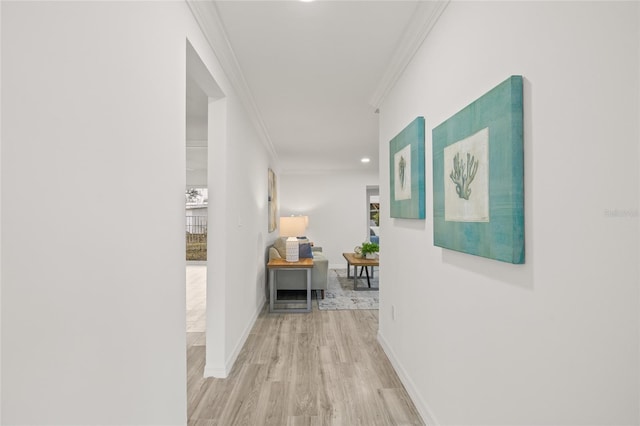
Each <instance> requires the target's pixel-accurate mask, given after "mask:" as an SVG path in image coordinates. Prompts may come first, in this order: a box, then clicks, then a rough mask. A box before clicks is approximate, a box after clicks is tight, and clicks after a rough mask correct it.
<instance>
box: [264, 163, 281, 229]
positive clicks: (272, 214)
mask: <svg viewBox="0 0 640 426" xmlns="http://www.w3.org/2000/svg"><path fill="white" fill-rule="evenodd" d="M268 179H269V186H268V190H267V191H268V194H269V198H268V209H269V232H273V231H275V230H276V228H277V227H278V192H277V191H278V189H277V186H276V174H275V173H274V172H273V170H271V169H269V178H268Z"/></svg>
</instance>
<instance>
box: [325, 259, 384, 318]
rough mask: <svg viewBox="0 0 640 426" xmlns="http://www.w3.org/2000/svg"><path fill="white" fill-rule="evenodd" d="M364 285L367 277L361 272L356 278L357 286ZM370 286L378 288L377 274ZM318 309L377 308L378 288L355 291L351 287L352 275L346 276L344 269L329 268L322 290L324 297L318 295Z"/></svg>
mask: <svg viewBox="0 0 640 426" xmlns="http://www.w3.org/2000/svg"><path fill="white" fill-rule="evenodd" d="M352 271H353V270H352ZM358 272H359V270H358ZM366 285H367V278H366V277H365V276H364V274H363V277H362V278H361V279H358V286H359V287H360V286H366ZM371 287H372V288H378V276H377V274H376V277H375V278H373V279H371ZM318 293H319V292H318ZM318 309H320V310H342V309H378V290H370V291H356V290H354V289H353V277H351V278H347V270H346V269H329V271H328V274H327V290H326V291H325V292H324V299H321V298H320V297H319V296H318Z"/></svg>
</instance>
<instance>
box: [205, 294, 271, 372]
mask: <svg viewBox="0 0 640 426" xmlns="http://www.w3.org/2000/svg"><path fill="white" fill-rule="evenodd" d="M266 303H267V300H266V298H263V299H262V302H261V303H259V304H258V307H257V308H256V310H255V312H254V313H253V315H252V317H251V319H250V320H249V323H248V324H247V326H246V327H245V329H244V330H243V332H242V335H241V336H240V339H238V342H237V343H236V346H235V347H234V348H233V352H231V355H229V358H227V360H226V362H225V363H224V366H209V365H205V366H204V377H215V378H217V379H226V378H227V376H229V373H230V372H231V369H232V368H233V365H234V364H235V363H236V360H237V359H238V355H240V351H241V350H242V347H243V346H244V344H245V343H246V342H247V339H248V338H249V333H251V329H252V328H253V326H254V325H255V323H256V320H257V319H258V315H260V312H262V309H264V305H265V304H266Z"/></svg>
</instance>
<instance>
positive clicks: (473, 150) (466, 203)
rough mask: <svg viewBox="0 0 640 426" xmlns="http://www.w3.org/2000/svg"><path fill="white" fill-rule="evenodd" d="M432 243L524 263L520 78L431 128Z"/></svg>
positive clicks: (496, 88)
mask: <svg viewBox="0 0 640 426" xmlns="http://www.w3.org/2000/svg"><path fill="white" fill-rule="evenodd" d="M432 137H433V147H432V148H433V242H434V245H436V246H438V247H443V248H447V249H451V250H457V251H461V252H464V253H469V254H473V255H477V256H483V257H487V258H490V259H496V260H500V261H503V262H510V263H516V264H520V263H524V258H525V256H524V140H523V91H522V76H511V77H509V78H508V79H507V80H506V81H504V82H502V83H501V84H499V85H498V86H496V87H495V88H493V89H492V90H491V91H489V92H488V93H486V94H485V95H483V96H482V97H481V98H479V99H478V100H476V101H475V102H473V103H472V104H470V105H468V106H467V107H466V108H464V109H463V110H461V111H460V112H458V113H457V114H455V115H454V116H453V117H451V118H449V119H448V120H447V121H445V122H444V123H442V124H440V125H439V126H437V127H436V128H434V129H433V132H432Z"/></svg>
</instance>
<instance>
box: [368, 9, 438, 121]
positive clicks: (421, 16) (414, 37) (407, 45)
mask: <svg viewBox="0 0 640 426" xmlns="http://www.w3.org/2000/svg"><path fill="white" fill-rule="evenodd" d="M449 1H450V0H440V1H433V2H431V1H421V2H418V5H417V6H416V10H415V13H414V14H413V17H412V18H411V21H410V22H409V25H407V28H406V30H405V32H404V34H403V35H402V39H401V40H400V42H399V43H398V46H397V47H396V49H395V53H394V55H393V57H392V58H391V61H389V66H387V69H386V71H385V73H384V76H383V77H382V79H381V80H380V82H379V83H378V87H377V89H376V91H375V92H374V93H373V96H371V100H369V104H370V105H371V106H372V107H373V109H374V110H376V112H377V110H378V108H380V105H382V103H383V102H384V99H385V98H386V97H387V95H388V94H389V91H390V90H391V89H392V88H393V86H395V84H396V82H397V81H398V79H400V77H401V76H402V73H403V72H404V70H405V68H407V65H409V63H410V62H411V60H412V59H413V56H414V55H415V54H416V52H417V51H418V49H419V48H420V46H422V43H423V42H424V41H425V39H426V38H427V36H428V35H429V33H430V32H431V29H432V28H433V27H434V26H435V25H436V22H438V19H439V18H440V15H442V12H444V10H445V9H446V7H447V5H448V4H449Z"/></svg>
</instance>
